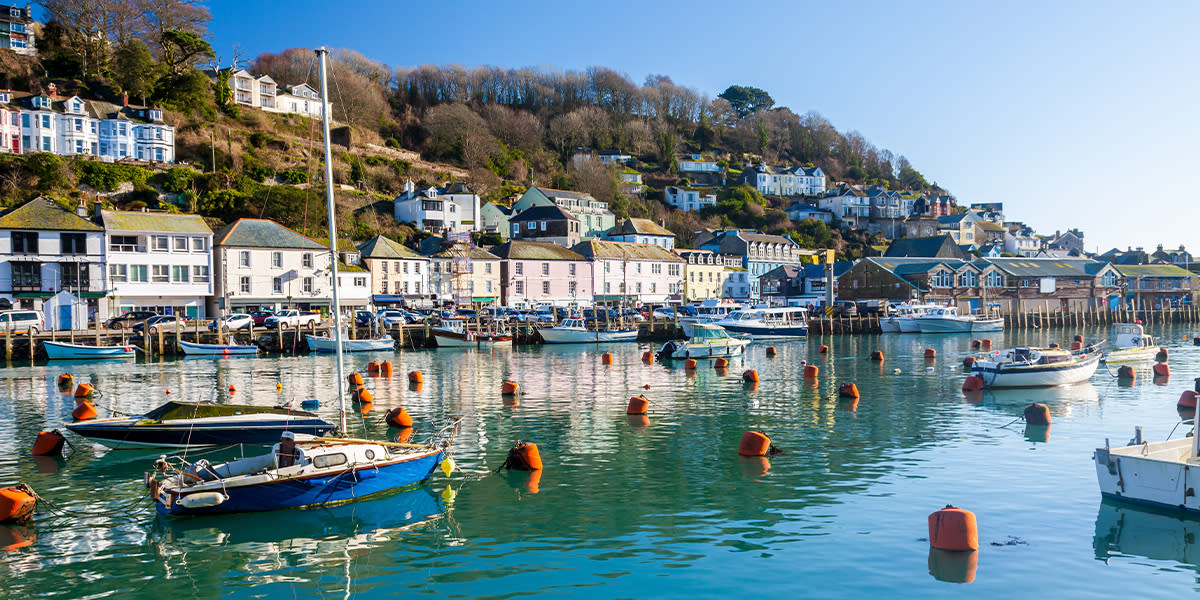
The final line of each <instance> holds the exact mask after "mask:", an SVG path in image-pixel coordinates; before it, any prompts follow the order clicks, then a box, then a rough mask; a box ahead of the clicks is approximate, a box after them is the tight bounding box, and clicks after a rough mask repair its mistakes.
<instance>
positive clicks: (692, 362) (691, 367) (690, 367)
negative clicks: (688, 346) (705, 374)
mask: <svg viewBox="0 0 1200 600" xmlns="http://www.w3.org/2000/svg"><path fill="white" fill-rule="evenodd" d="M698 364H700V363H697V362H696V359H694V358H689V359H687V360H686V361H684V363H683V368H684V370H687V371H695V370H696V365H698Z"/></svg>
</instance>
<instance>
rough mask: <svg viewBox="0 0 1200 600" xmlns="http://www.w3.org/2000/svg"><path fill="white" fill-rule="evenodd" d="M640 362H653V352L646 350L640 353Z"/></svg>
mask: <svg viewBox="0 0 1200 600" xmlns="http://www.w3.org/2000/svg"><path fill="white" fill-rule="evenodd" d="M642 362H644V363H646V364H651V365H652V364H654V353H653V352H651V351H649V350H647V351H645V352H643V353H642Z"/></svg>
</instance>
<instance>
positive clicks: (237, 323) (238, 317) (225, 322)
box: [208, 313, 254, 331]
mask: <svg viewBox="0 0 1200 600" xmlns="http://www.w3.org/2000/svg"><path fill="white" fill-rule="evenodd" d="M253 322H254V318H253V317H251V316H250V315H248V314H246V313H233V314H228V315H225V316H223V317H221V318H220V319H214V320H212V321H209V322H208V330H209V331H216V330H217V327H218V324H219V326H220V327H221V331H240V330H242V329H250V324H251V323H253Z"/></svg>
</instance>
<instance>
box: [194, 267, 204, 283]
mask: <svg viewBox="0 0 1200 600" xmlns="http://www.w3.org/2000/svg"><path fill="white" fill-rule="evenodd" d="M192 281H197V282H199V281H208V265H194V266H193V267H192Z"/></svg>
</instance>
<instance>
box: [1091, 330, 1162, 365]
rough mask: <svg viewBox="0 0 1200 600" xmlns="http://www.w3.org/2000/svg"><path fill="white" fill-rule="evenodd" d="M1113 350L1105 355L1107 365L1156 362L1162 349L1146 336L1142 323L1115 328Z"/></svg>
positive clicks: (1150, 337) (1151, 338)
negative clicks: (1155, 358)
mask: <svg viewBox="0 0 1200 600" xmlns="http://www.w3.org/2000/svg"><path fill="white" fill-rule="evenodd" d="M1113 330H1114V335H1113V346H1114V347H1115V348H1114V349H1113V350H1110V351H1109V352H1108V354H1105V355H1104V362H1105V363H1132V362H1145V361H1151V360H1154V357H1155V356H1158V353H1159V351H1160V348H1159V347H1158V346H1157V345H1155V343H1154V338H1153V337H1152V336H1149V335H1146V331H1145V329H1143V328H1142V324H1141V323H1117V324H1116V325H1114V326H1113Z"/></svg>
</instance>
